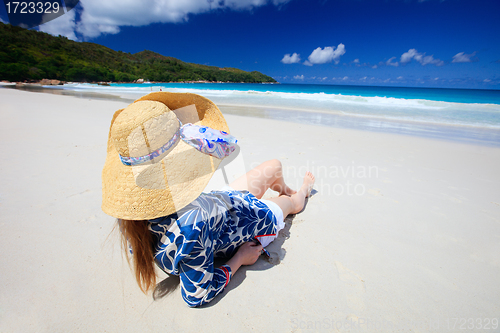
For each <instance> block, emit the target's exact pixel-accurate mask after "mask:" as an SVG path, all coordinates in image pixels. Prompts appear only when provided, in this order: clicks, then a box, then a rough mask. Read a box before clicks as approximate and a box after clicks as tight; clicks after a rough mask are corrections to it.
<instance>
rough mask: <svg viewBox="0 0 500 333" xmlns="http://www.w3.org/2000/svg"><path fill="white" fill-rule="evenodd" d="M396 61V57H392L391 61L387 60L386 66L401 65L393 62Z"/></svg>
mask: <svg viewBox="0 0 500 333" xmlns="http://www.w3.org/2000/svg"><path fill="white" fill-rule="evenodd" d="M394 59H396V57H392V58H391V59H389V60H387V61H386V62H385V64H386V65H388V66H394V67H398V66H399V63H398V62H397V61H396V62H392V61H393V60H394Z"/></svg>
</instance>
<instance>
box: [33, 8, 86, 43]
mask: <svg viewBox="0 0 500 333" xmlns="http://www.w3.org/2000/svg"><path fill="white" fill-rule="evenodd" d="M74 28H75V11H74V10H71V11H69V12H68V13H66V14H64V15H61V16H59V17H58V18H56V19H53V20H52V21H49V22H47V23H44V24H41V25H40V26H39V27H38V29H39V30H40V31H43V32H46V33H49V34H51V35H54V36H59V35H61V36H65V37H67V38H68V39H72V40H78V38H77V37H76V35H75V31H74Z"/></svg>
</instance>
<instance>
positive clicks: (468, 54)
mask: <svg viewBox="0 0 500 333" xmlns="http://www.w3.org/2000/svg"><path fill="white" fill-rule="evenodd" d="M0 18H1V19H2V20H3V21H8V19H7V15H6V12H5V8H4V7H3V8H2V9H1V11H0ZM40 30H43V31H46V32H49V33H52V34H54V35H58V34H61V35H65V36H67V37H69V38H71V39H75V40H84V41H90V42H94V43H98V44H102V45H105V46H107V47H110V48H112V49H114V50H121V51H124V52H130V53H135V52H139V51H142V50H145V49H148V50H152V51H154V52H158V53H160V54H163V55H166V56H172V57H175V58H178V59H180V60H183V61H186V62H193V63H200V64H207V65H213V66H220V67H236V68H240V69H243V70H247V71H253V70H257V71H260V72H262V73H265V74H267V75H269V76H272V77H273V78H275V79H276V80H277V81H279V82H282V83H318V84H343V85H392V86H410V87H413V86H417V87H419V86H420V87H452V88H481V89H500V1H498V0H489V1H485V0H473V1H471V0H445V1H443V0H425V1H422V0H223V1H219V0H210V1H207V0H185V1H179V0H154V1H153V0H150V1H148V0H144V1H137V0H106V1H102V0H81V1H80V3H79V5H78V6H77V8H76V10H73V11H71V12H69V13H68V14H65V15H63V16H61V17H59V18H57V19H55V20H53V21H51V22H49V23H46V24H44V25H42V26H40Z"/></svg>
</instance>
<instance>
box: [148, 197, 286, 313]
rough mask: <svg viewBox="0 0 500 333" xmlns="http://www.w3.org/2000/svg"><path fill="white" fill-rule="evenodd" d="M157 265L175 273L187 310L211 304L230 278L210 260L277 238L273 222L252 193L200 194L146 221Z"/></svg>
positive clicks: (275, 223) (228, 270)
mask: <svg viewBox="0 0 500 333" xmlns="http://www.w3.org/2000/svg"><path fill="white" fill-rule="evenodd" d="M149 222H150V225H149V228H150V230H151V232H152V233H153V239H154V244H155V246H154V253H155V262H156V263H157V264H158V266H159V267H160V268H161V269H163V270H164V271H165V272H167V273H169V274H174V275H179V276H180V284H181V293H182V297H183V299H184V300H185V301H186V303H187V304H188V305H189V306H199V305H203V304H205V303H208V302H210V301H211V300H212V299H213V298H214V297H215V296H216V295H217V294H219V293H220V292H222V290H224V287H225V286H226V285H227V284H228V282H229V280H230V279H231V276H232V272H231V268H230V267H229V266H228V265H223V266H221V267H218V268H215V267H214V258H216V257H226V258H228V257H231V256H232V255H233V254H234V253H235V252H236V250H237V249H238V247H239V246H240V245H241V244H243V243H245V242H248V241H251V240H252V239H254V238H256V237H268V236H274V237H276V233H277V231H278V229H277V223H278V222H277V219H276V216H275V214H273V212H272V211H271V210H270V209H269V207H268V206H267V205H266V204H264V203H263V202H261V201H260V200H258V199H257V198H256V197H255V196H253V195H252V194H251V193H249V192H247V191H244V192H240V191H234V190H224V191H212V192H210V193H209V194H205V193H202V194H201V195H200V196H199V197H198V198H197V199H196V200H194V201H193V202H192V203H190V204H189V205H187V206H186V207H184V208H183V209H181V210H180V211H178V212H176V213H174V214H171V215H169V216H165V217H161V218H157V219H153V220H150V221H149Z"/></svg>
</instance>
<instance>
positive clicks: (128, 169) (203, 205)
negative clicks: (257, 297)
mask: <svg viewBox="0 0 500 333" xmlns="http://www.w3.org/2000/svg"><path fill="white" fill-rule="evenodd" d="M227 132H228V128H227V124H226V122H225V120H224V117H223V116H222V114H221V113H220V111H219V109H218V108H217V107H216V106H215V104H213V103H212V102H211V101H209V100H208V99H206V98H204V97H201V96H198V95H194V94H178V93H167V92H161V93H152V94H149V95H147V96H144V97H143V98H141V99H140V100H138V101H136V102H134V103H133V104H131V105H129V106H128V107H127V108H126V109H123V110H119V111H117V112H116V113H115V115H114V117H113V120H112V123H111V128H110V135H109V139H108V153H107V157H106V162H105V166H104V169H103V205H102V208H103V210H104V211H105V212H106V213H107V214H109V215H111V216H114V217H116V218H117V219H118V220H117V221H118V224H119V227H120V230H121V234H122V241H123V244H124V245H128V248H129V250H130V252H131V253H132V262H133V266H134V270H135V274H136V279H137V282H138V284H139V287H140V288H141V290H142V291H143V292H145V293H146V292H147V291H149V290H150V289H152V288H154V286H155V285H156V274H155V264H156V265H158V266H159V267H160V268H161V269H162V270H164V271H165V272H167V273H169V274H173V275H179V276H180V284H181V293H182V297H183V299H184V300H185V301H186V303H187V304H188V305H189V306H199V305H202V304H205V303H207V302H210V301H211V300H212V299H213V298H214V297H215V296H216V295H217V294H219V293H220V292H221V291H222V290H223V289H224V287H225V286H226V285H227V284H228V282H229V281H230V279H231V277H232V275H233V274H234V273H235V272H236V271H237V270H238V269H239V268H240V267H241V266H243V265H252V264H254V263H255V262H256V261H257V259H258V257H259V256H260V254H261V252H262V249H263V247H265V246H267V245H268V244H269V243H270V242H271V241H272V240H274V239H275V238H276V236H277V234H278V232H279V230H280V229H282V228H283V226H284V222H283V221H284V217H286V216H287V215H288V214H294V213H298V212H299V211H301V210H302V209H303V208H304V202H305V198H306V197H307V196H308V195H309V194H310V191H311V189H312V186H313V184H314V176H313V175H312V174H311V173H309V172H308V173H306V175H305V177H304V182H303V185H302V186H301V188H300V189H299V190H298V191H294V190H292V189H290V188H289V187H288V186H287V185H286V184H285V181H284V179H283V176H282V166H281V163H280V162H279V161H278V160H271V161H267V162H265V163H263V164H261V165H259V166H258V167H257V168H255V169H253V170H251V171H250V172H248V173H247V174H246V175H244V176H242V177H241V178H239V179H237V180H236V181H234V182H233V183H231V184H230V186H226V187H225V188H224V189H222V190H220V191H212V192H210V193H208V194H207V193H202V191H203V189H204V188H205V187H206V185H207V183H208V181H209V180H210V178H211V176H212V175H213V173H214V172H215V171H216V169H217V167H218V165H219V163H220V162H221V160H222V159H223V158H224V157H225V156H228V155H229V154H231V152H232V151H233V150H234V145H235V143H236V140H235V139H234V137H232V136H230V135H229V134H228V133H227ZM269 188H271V189H272V190H274V191H277V192H278V193H279V196H278V197H276V198H272V199H269V200H263V199H261V198H262V196H263V195H264V193H265V192H266V190H267V189H269ZM124 249H127V246H124ZM125 251H126V252H127V250H125ZM216 257H225V258H228V261H227V263H226V264H225V265H222V266H220V267H214V258H216Z"/></svg>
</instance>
